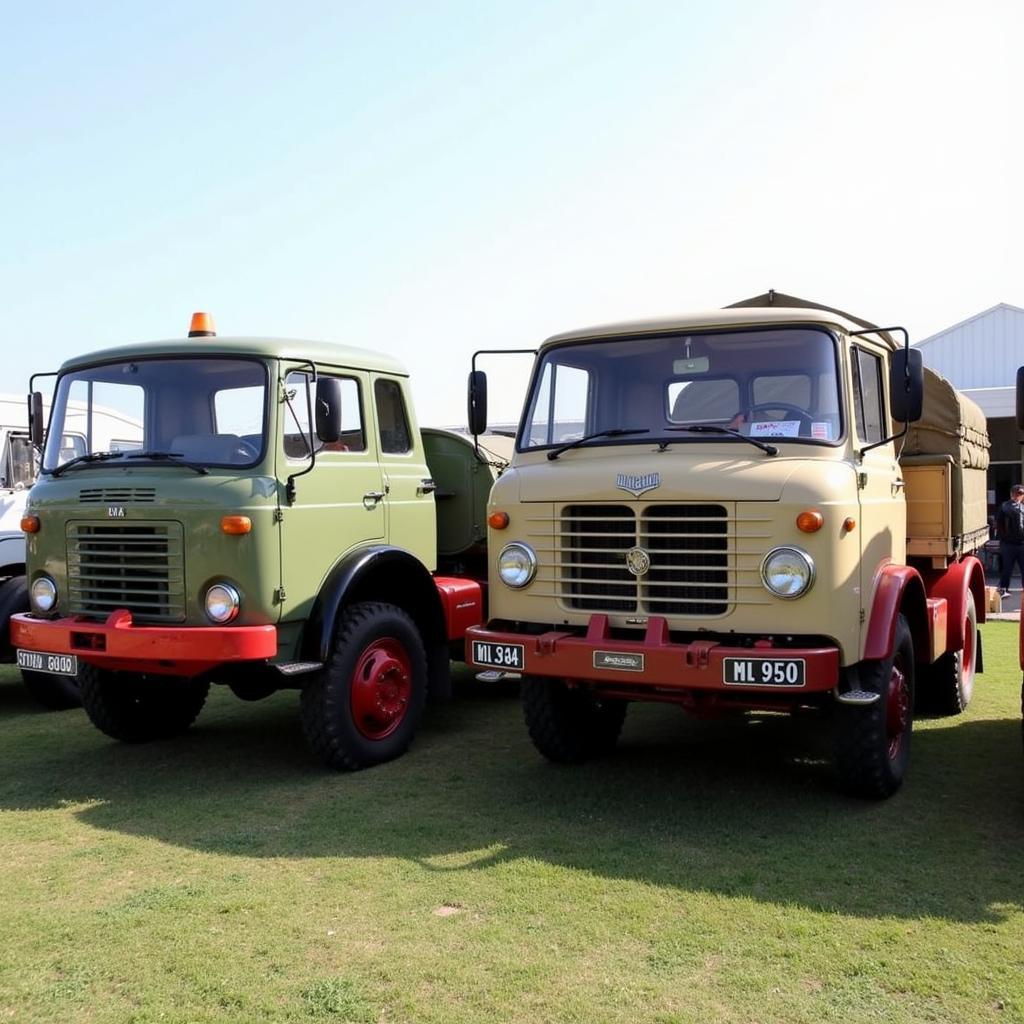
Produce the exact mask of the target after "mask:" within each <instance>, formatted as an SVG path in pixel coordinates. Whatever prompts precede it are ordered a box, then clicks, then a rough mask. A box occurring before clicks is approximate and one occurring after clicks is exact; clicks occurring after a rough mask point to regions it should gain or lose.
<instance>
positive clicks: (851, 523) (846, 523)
mask: <svg viewBox="0 0 1024 1024" xmlns="http://www.w3.org/2000/svg"><path fill="white" fill-rule="evenodd" d="M856 525H857V520H856V519H854V518H853V517H852V516H847V517H846V518H845V519H844V520H843V529H844V530H845V531H846V532H847V533H849V532H850V531H851V530H852V529H854V527H855V526H856Z"/></svg>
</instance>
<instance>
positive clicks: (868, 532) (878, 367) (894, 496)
mask: <svg viewBox="0 0 1024 1024" xmlns="http://www.w3.org/2000/svg"><path fill="white" fill-rule="evenodd" d="M886 367H887V354H886V353H885V352H884V351H883V350H882V349H880V348H878V349H876V348H874V347H872V346H870V345H868V344H859V343H858V344H855V345H853V346H852V347H851V349H850V370H851V372H850V380H851V383H852V387H853V396H852V397H853V402H852V405H851V409H852V411H853V416H852V419H853V423H852V430H853V436H854V444H855V446H856V447H857V449H858V450H859V449H862V448H863V447H864V446H865V445H869V444H874V443H875V442H877V441H880V440H881V439H882V438H883V437H886V436H888V435H889V434H890V433H891V431H890V423H891V419H890V417H889V413H888V407H887V405H886V401H885V385H884V381H885V378H886V376H887V374H886ZM857 487H858V491H857V493H858V496H859V500H860V522H859V523H858V525H857V528H858V531H859V533H860V537H861V559H860V574H861V579H860V586H861V600H862V604H861V607H862V608H863V609H864V613H865V614H864V616H863V617H862V618H863V619H864V621H863V622H862V624H861V649H863V644H864V638H865V634H866V630H867V622H868V620H869V619H870V615H871V606H872V603H873V601H874V597H875V593H874V590H875V583H876V581H877V578H878V572H879V570H880V569H881V568H882V566H883V565H886V564H888V563H889V562H893V563H896V564H898V565H903V564H905V563H906V560H907V530H906V519H907V516H906V502H905V500H904V497H903V474H902V472H901V470H900V465H899V463H898V462H897V460H896V449H895V442H893V441H890V442H888V444H883V445H879V446H878V447H877V448H872V449H871V450H870V451H867V452H864V454H863V456H861V458H860V460H859V464H858V466H857Z"/></svg>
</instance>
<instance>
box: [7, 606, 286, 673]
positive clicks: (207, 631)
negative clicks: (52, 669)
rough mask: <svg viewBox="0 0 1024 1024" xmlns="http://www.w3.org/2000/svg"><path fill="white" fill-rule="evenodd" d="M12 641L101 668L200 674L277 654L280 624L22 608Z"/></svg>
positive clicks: (15, 620)
mask: <svg viewBox="0 0 1024 1024" xmlns="http://www.w3.org/2000/svg"><path fill="white" fill-rule="evenodd" d="M11 643H12V645H13V646H14V647H16V648H19V649H21V650H27V651H41V652H43V653H47V654H75V655H77V656H78V657H79V659H80V660H81V661H83V662H85V663H86V664H88V665H95V666H96V667H97V668H108V669H115V670H117V671H123V672H149V673H153V674H156V675H174V676H197V675H199V674H201V673H203V672H206V671H208V670H209V669H212V668H216V667H217V666H218V665H224V664H228V663H231V662H240V661H262V660H265V659H267V658H273V657H274V656H275V655H276V654H277V627H276V626H136V625H133V623H132V613H131V612H130V611H128V610H127V609H124V608H120V609H118V610H117V611H115V612H111V614H110V615H109V616H108V617H107V620H106V621H105V622H93V621H91V620H87V619H81V618H76V617H71V618H66V619H37V618H35V617H34V616H33V615H31V614H28V613H22V614H19V615H12V616H11Z"/></svg>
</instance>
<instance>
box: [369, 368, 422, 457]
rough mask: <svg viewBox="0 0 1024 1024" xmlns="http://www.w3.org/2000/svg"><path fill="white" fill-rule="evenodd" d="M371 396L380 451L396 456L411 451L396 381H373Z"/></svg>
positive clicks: (404, 414) (409, 432) (403, 402)
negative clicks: (375, 415)
mask: <svg viewBox="0 0 1024 1024" xmlns="http://www.w3.org/2000/svg"><path fill="white" fill-rule="evenodd" d="M373 394H374V398H375V399H376V401H377V423H378V425H379V429H380V450H381V451H382V452H389V453H391V454H396V455H401V454H404V453H405V452H410V451H412V431H411V430H410V429H409V417H408V416H407V415H406V412H405V401H404V399H403V398H402V389H401V387H400V386H399V384H398V381H395V380H385V379H383V378H382V379H379V380H376V381H374V384H373Z"/></svg>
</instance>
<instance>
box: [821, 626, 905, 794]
mask: <svg viewBox="0 0 1024 1024" xmlns="http://www.w3.org/2000/svg"><path fill="white" fill-rule="evenodd" d="M859 687H860V689H862V690H866V691H868V692H870V693H877V694H879V699H878V700H876V701H875V702H874V703H873V704H868V705H860V706H858V705H849V704H840V705H839V706H838V707H837V708H836V716H835V729H836V734H835V754H836V769H837V771H838V773H839V780H840V783H841V785H842V787H843V788H844V789H845V790H846V791H847V792H849V793H853V794H855V795H856V796H863V797H868V798H870V799H874V800H884V799H885V798H886V797H888V796H891V795H892V794H893V793H895V792H896V790H897V789H899V788H900V786H901V785H902V783H903V778H904V776H905V775H906V772H907V765H908V763H909V760H910V737H911V733H912V732H913V728H914V645H913V641H912V640H911V636H910V627H909V626H908V625H907V620H906V619H905V618H904V617H903V616H902V615H900V616H899V617H898V618H897V620H896V635H895V638H894V640H893V650H892V654H891V655H890V656H889V657H888V658H883V659H881V660H880V661H866V662H863V663H862V664H861V666H860V678H859Z"/></svg>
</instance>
